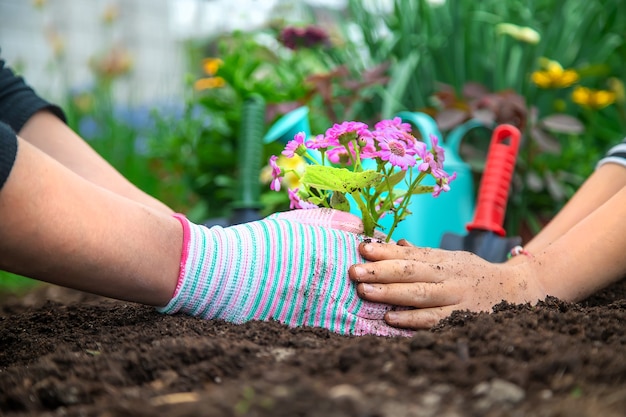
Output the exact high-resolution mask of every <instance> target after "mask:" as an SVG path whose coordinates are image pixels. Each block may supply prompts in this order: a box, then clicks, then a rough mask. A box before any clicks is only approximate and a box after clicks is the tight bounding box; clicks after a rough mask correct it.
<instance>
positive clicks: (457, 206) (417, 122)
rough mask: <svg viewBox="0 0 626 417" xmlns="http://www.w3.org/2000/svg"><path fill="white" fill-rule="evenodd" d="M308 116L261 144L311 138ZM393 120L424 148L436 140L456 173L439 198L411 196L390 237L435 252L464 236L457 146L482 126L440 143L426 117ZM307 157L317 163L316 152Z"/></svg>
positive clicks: (466, 210) (275, 128)
mask: <svg viewBox="0 0 626 417" xmlns="http://www.w3.org/2000/svg"><path fill="white" fill-rule="evenodd" d="M308 114H309V109H308V108H307V107H306V106H303V107H299V108H297V109H295V110H293V111H291V112H289V113H287V114H285V115H284V116H283V117H281V118H280V119H279V120H278V121H277V122H276V123H274V125H272V127H271V128H270V129H269V130H268V132H267V133H266V135H265V137H264V142H265V143H270V142H274V141H280V142H282V143H287V142H288V141H290V140H292V139H293V137H294V136H295V134H296V133H298V132H304V133H305V134H306V136H307V137H310V136H311V132H310V124H309V120H308ZM396 116H397V117H400V118H401V119H402V120H403V121H404V122H406V123H411V124H412V125H413V126H414V127H416V128H417V129H418V130H419V131H420V133H421V135H422V137H423V138H424V140H425V142H426V143H427V144H429V143H430V139H429V136H430V134H433V135H435V136H436V137H437V138H439V144H440V146H442V147H443V148H444V152H445V155H446V160H445V162H444V168H445V169H446V171H447V172H448V173H450V174H451V173H452V172H456V173H457V177H456V179H455V180H454V181H453V182H452V184H451V186H450V191H449V192H447V193H446V192H444V193H441V194H440V195H439V197H433V196H432V195H431V194H422V195H415V196H413V197H412V198H411V203H410V204H409V207H408V209H409V210H410V211H411V212H412V214H411V215H410V216H408V217H407V218H406V219H405V220H403V221H402V222H401V223H399V224H398V226H396V229H395V231H394V233H393V239H394V240H396V241H397V240H399V239H406V240H408V241H409V242H411V243H413V244H414V245H417V246H426V247H433V248H436V247H439V244H440V241H441V238H442V236H443V234H444V233H447V232H452V233H463V232H464V231H465V225H466V224H467V223H468V222H469V221H470V220H471V219H472V215H473V213H474V185H473V179H472V172H471V170H470V167H469V165H468V164H466V163H465V162H464V161H463V160H462V159H461V158H460V156H459V146H460V143H461V140H462V139H463V137H464V136H465V134H466V133H467V132H468V131H469V130H471V129H474V128H476V127H485V125H484V124H482V123H481V122H479V121H477V120H470V121H468V122H466V123H465V124H463V125H460V126H458V127H457V128H455V129H454V130H452V131H451V132H450V133H449V134H448V137H447V138H446V140H445V141H443V140H442V137H441V133H440V132H439V129H438V128H437V124H436V122H435V121H434V120H433V119H432V118H431V117H430V116H428V115H427V114H425V113H418V112H400V113H398V114H397V115H396ZM309 153H311V154H312V156H313V157H315V158H316V159H318V160H319V156H318V154H317V152H315V151H309ZM423 185H434V182H431V183H427V182H424V183H423ZM349 198H350V197H349ZM352 207H353V209H352V212H353V214H356V215H358V216H360V214H361V213H360V212H359V211H358V209H357V208H356V204H352ZM392 223H393V217H392V216H387V217H384V218H383V219H381V221H380V224H381V227H382V228H383V231H384V230H386V229H387V230H388V229H389V227H390V226H391V224H392Z"/></svg>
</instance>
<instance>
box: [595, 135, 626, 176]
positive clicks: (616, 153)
mask: <svg viewBox="0 0 626 417" xmlns="http://www.w3.org/2000/svg"><path fill="white" fill-rule="evenodd" d="M608 163H613V164H620V165H622V166H624V167H626V138H624V140H623V141H622V143H620V144H618V145H615V146H613V147H612V148H611V149H609V151H608V152H607V153H606V155H605V156H604V158H602V159H601V160H600V161H599V162H598V164H597V165H596V169H598V168H599V167H601V166H602V165H604V164H608Z"/></svg>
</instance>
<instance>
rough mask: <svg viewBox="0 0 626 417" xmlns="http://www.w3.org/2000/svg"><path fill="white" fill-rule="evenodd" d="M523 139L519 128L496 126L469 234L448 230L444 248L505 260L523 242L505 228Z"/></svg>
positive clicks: (489, 258)
mask: <svg viewBox="0 0 626 417" xmlns="http://www.w3.org/2000/svg"><path fill="white" fill-rule="evenodd" d="M519 141H520V131H519V130H518V129H517V128H516V127H514V126H511V125H508V124H503V125H499V126H497V127H496V128H495V130H494V131H493V134H492V136H491V142H490V144H489V149H488V151H487V163H486V164H485V170H484V172H483V175H482V179H481V181H480V186H479V188H478V198H477V202H476V211H475V212H474V220H473V221H472V222H470V223H468V224H467V226H466V228H467V230H468V232H469V233H468V234H467V235H464V236H461V235H457V234H453V233H445V234H444V235H443V236H442V238H441V245H440V247H441V248H442V249H448V250H464V251H469V252H473V253H475V254H476V255H478V256H480V257H481V258H484V259H486V260H487V261H489V262H504V261H505V260H506V259H507V254H508V253H509V251H510V250H511V249H512V248H513V247H515V246H516V245H519V244H520V243H521V238H520V237H518V236H515V237H506V232H505V230H504V227H503V223H504V215H505V212H506V205H507V200H508V196H509V188H510V185H511V178H512V177H513V171H514V169H515V161H516V159H517V151H518V149H519Z"/></svg>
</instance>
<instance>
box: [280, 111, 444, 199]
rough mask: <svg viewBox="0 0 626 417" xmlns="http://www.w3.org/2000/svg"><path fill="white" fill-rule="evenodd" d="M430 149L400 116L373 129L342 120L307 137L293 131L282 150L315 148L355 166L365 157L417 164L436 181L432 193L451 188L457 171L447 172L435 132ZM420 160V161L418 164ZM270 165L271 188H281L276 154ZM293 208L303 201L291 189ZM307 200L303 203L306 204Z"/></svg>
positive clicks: (289, 152)
mask: <svg viewBox="0 0 626 417" xmlns="http://www.w3.org/2000/svg"><path fill="white" fill-rule="evenodd" d="M430 141H431V149H430V150H429V149H428V147H427V146H426V144H425V143H424V142H422V141H419V140H417V139H416V138H415V137H414V136H413V135H412V134H411V125H410V124H408V123H403V122H402V120H401V119H400V118H399V117H395V118H393V119H391V120H382V121H380V122H378V123H376V125H375V126H374V130H370V129H369V127H368V126H367V125H366V124H365V123H362V122H353V121H349V122H343V123H340V124H335V125H334V126H332V127H331V128H329V129H328V130H326V133H325V134H324V135H318V136H317V137H314V138H312V139H310V140H308V141H307V140H306V135H305V134H304V132H300V133H298V134H296V135H295V137H294V139H293V140H291V141H289V142H288V143H287V145H286V147H285V150H284V151H283V152H282V154H283V155H285V156H287V157H288V158H292V157H293V156H294V155H304V154H305V153H306V152H307V150H308V149H316V150H318V151H320V152H321V153H322V154H323V155H325V156H326V158H328V160H329V161H330V162H331V163H333V164H338V165H343V166H354V165H356V164H357V163H360V162H362V161H364V160H368V159H373V160H375V161H376V162H380V161H383V162H386V163H389V164H390V165H392V166H393V167H397V168H400V169H402V170H404V171H406V170H407V169H409V167H414V166H416V165H417V169H418V170H419V171H421V172H426V173H430V174H431V175H432V176H433V177H434V178H435V182H436V185H435V187H434V192H433V196H435V197H436V196H438V195H439V194H440V193H441V192H442V191H448V190H449V189H450V185H449V184H450V182H451V181H452V180H454V179H455V178H456V173H453V174H452V175H450V174H448V173H447V172H446V171H445V170H444V169H443V162H444V160H445V155H444V151H443V148H442V147H441V146H439V141H438V139H437V137H436V136H434V135H431V137H430ZM418 162H419V164H418ZM270 165H271V167H272V183H271V185H270V188H271V189H272V190H274V191H278V190H280V179H281V177H282V175H283V174H282V173H281V170H280V167H278V165H277V164H276V157H275V156H273V157H272V158H271V159H270ZM289 195H290V199H291V202H292V208H294V207H295V208H304V207H303V206H304V205H305V204H303V203H306V202H303V201H302V200H299V199H298V196H297V193H294V192H290V193H289ZM309 204H310V203H306V205H309Z"/></svg>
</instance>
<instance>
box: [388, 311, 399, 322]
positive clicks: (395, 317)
mask: <svg viewBox="0 0 626 417" xmlns="http://www.w3.org/2000/svg"><path fill="white" fill-rule="evenodd" d="M399 318H400V317H398V313H396V312H395V311H388V312H387V321H390V322H394V323H395V322H397V321H398V319H399Z"/></svg>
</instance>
